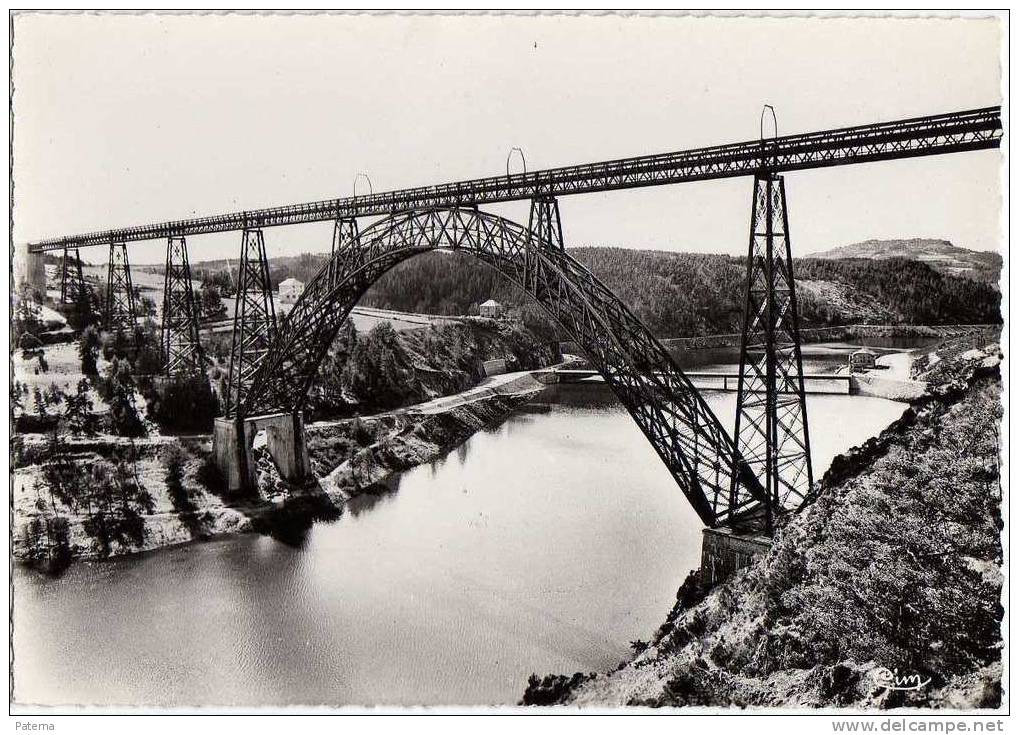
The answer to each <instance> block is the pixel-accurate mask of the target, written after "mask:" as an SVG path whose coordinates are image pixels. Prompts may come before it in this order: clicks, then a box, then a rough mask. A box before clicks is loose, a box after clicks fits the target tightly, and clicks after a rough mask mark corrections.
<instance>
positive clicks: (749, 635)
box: [523, 345, 1004, 708]
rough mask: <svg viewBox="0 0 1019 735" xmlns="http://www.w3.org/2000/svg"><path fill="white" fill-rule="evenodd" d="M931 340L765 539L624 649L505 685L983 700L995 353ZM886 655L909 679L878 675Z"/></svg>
mask: <svg viewBox="0 0 1019 735" xmlns="http://www.w3.org/2000/svg"><path fill="white" fill-rule="evenodd" d="M948 354H950V357H946V358H945V359H943V360H941V361H939V362H938V366H937V369H938V371H939V372H938V373H936V374H935V373H934V372H933V369H932V370H931V371H930V372H927V373H925V374H922V375H919V376H918V377H920V378H922V379H925V380H927V381H928V383H929V384H933V385H934V388H933V391H932V395H930V396H929V397H927V398H925V399H922V400H920V401H918V402H916V403H914V405H913V406H912V407H911V408H910V409H909V410H907V412H906V413H905V415H904V416H903V418H902V419H900V420H899V421H898V422H896V423H895V424H893V425H892V426H891V427H889V428H888V429H887V430H886V431H884V432H882V434H881V435H880V436H879V437H877V438H875V439H873V440H871V441H869V442H867V444H865V445H864V446H862V447H860V448H858V449H856V450H853V451H851V452H850V453H848V454H846V455H843V456H842V457H841V458H838V459H837V460H836V462H835V463H834V464H833V466H832V468H831V470H829V472H828V473H827V474H826V475H825V477H824V478H823V480H822V482H821V484H820V491H819V493H818V495H817V497H816V500H815V501H814V502H813V503H812V504H810V505H809V506H808V507H806V508H805V509H804V510H803V511H802V512H800V513H799V514H797V515H796V516H794V517H792V518H790V519H789V520H788V522H787V523H786V524H785V526H784V527H783V528H781V529H780V530H779V531H778V532H777V534H776V538H775V542H774V544H773V547H772V549H771V550H770V552H769V553H768V554H766V555H765V556H763V557H761V558H760V559H759V560H757V562H756V563H754V564H753V565H752V566H751V567H749V568H747V569H745V570H743V571H741V572H739V573H738V574H736V575H734V576H733V577H732V578H730V579H729V580H727V581H726V582H725V583H723V584H721V585H719V586H718V587H716V588H715V589H713V590H711V591H710V592H709V593H707V594H705V592H704V591H703V590H701V589H700V588H699V585H698V581H697V576H696V574H692V575H691V578H690V579H688V580H687V583H685V584H684V586H683V588H682V589H680V591H679V593H678V595H677V598H678V600H677V603H676V606H675V607H674V609H673V610H672V611H671V612H670V613H669V615H668V616H667V618H666V621H665V622H664V624H663V625H662V626H661V627H660V628H659V629H658V631H657V632H655V633H654V634H653V635H652V636H651V641H650V643H648V644H643V643H639V642H638V643H637V644H636V645H635V650H637V651H638V653H636V655H635V656H634V657H633V658H632V659H631V660H630V661H627V662H625V663H623V664H622V665H621V666H620V667H619V668H618V669H617V670H615V671H612V672H609V673H607V674H598V675H592V674H576V675H573V676H572V677H566V676H547V677H544V678H539V677H532V679H531V681H530V684H529V686H528V688H527V691H526V692H525V694H524V697H523V703H525V704H570V705H588V706H595V705H597V706H616V705H647V706H653V707H661V706H677V707H678V706H720V707H776V706H782V707H860V708H889V707H899V706H913V707H950V708H974V707H996V706H998V705H999V704H1000V702H1001V650H1002V638H1001V631H1000V624H1001V620H1002V616H1003V612H1004V611H1003V608H1002V606H1001V602H1000V598H1001V589H1002V574H1001V569H1000V565H1001V563H1002V547H1001V543H1000V536H999V534H1000V531H1001V528H1002V519H1001V513H1000V503H1001V487H1000V484H999V483H1000V476H999V466H998V463H999V451H1000V447H999V443H998V430H999V425H1000V419H1001V383H1000V376H999V374H998V367H997V364H998V359H999V358H998V351H997V346H996V345H995V346H991V347H988V346H986V345H984V346H982V347H973V346H967V348H966V349H965V350H964V351H962V352H955V353H954V354H951V352H949V353H948ZM949 366H951V367H949ZM887 672H893V674H892V675H897V676H899V677H913V676H916V677H919V678H917V679H915V680H914V679H910V680H909V681H910V682H911V683H912V682H914V681H915V682H917V683H921V682H925V683H924V684H923V685H922V686H920V687H919V688H917V689H915V690H911V691H902V690H893V689H890V688H888V687H886V686H885V684H886V683H887V680H886V679H883V678H882V677H887V676H888V673H887Z"/></svg>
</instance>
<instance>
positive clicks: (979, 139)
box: [29, 107, 1002, 253]
mask: <svg viewBox="0 0 1019 735" xmlns="http://www.w3.org/2000/svg"><path fill="white" fill-rule="evenodd" d="M1001 137H1002V127H1001V108H1000V107H984V108H980V109H976V110H966V111H962V112H950V113H946V114H941V115H929V116H926V117H917V118H910V119H907V120H896V121H892V122H882V123H874V124H869V125H857V126H853V127H846V128H838V129H834V130H824V131H820V132H814V133H800V134H796V135H786V136H782V137H779V138H773V139H770V140H766V141H761V140H752V141H745V142H743V143H731V144H727V145H720V146H711V147H707V148H695V149H692V150H686V151H677V152H673V153H661V154H656V155H650V156H636V157H632V158H622V159H618V160H614V161H603V162H600V163H590V164H583V165H578V166H563V167H561V168H553V169H545V170H543V171H534V172H531V173H526V172H525V173H521V174H512V175H508V176H491V177H487V178H481V179H471V180H467V181H458V182H453V183H449V184H439V185H436V186H425V187H417V188H412V189H398V190H395V191H388V192H380V193H378V194H369V195H367V196H355V197H343V198H338V199H326V200H322V201H317V202H307V203H304V204H294V205H287V206H281V207H269V208H265V209H257V210H252V211H246V212H234V213H231V214H221V215H215V216H211V217H200V218H194V219H185V220H177V221H171V222H159V223H155V224H148V225H141V226H137V227H125V228H119V229H111V230H103V231H100V232H91V233H87V234H81V235H73V236H70V237H59V238H54V239H51V240H45V241H42V242H38V243H34V244H32V245H30V246H29V251H30V252H35V253H38V252H44V251H47V250H60V249H62V248H77V247H87V246H89V245H103V244H106V245H108V244H109V243H111V242H134V241H138V240H155V239H165V238H168V237H171V236H174V237H183V236H188V235H200V234H207V233H211V232H228V231H233V230H242V229H246V228H257V227H275V226H278V225H290V224H300V223H304V222H323V221H328V220H334V219H339V218H341V217H361V216H371V215H390V214H393V213H395V212H406V211H412V210H420V209H428V208H435V207H454V206H474V205H478V204H492V203H496V202H508V201H516V200H521V199H534V198H536V197H542V196H562V195H567V194H583V193H591V192H598V191H610V190H615V189H632V188H637V187H643V186H660V185H663V184H676V183H680V182H684V181H704V180H708V179H721V178H732V177H736V176H747V175H752V174H754V173H756V172H758V171H761V170H763V169H768V170H770V171H774V172H782V171H797V170H802V169H811V168H823V167H828V166H842V165H846V164H856V163H867V162H871V161H885V160H891V159H896V158H913V157H917V156H930V155H939V154H945V153H955V152H961V151H972V150H981V149H987V148H996V147H998V145H999V142H1000V139H1001Z"/></svg>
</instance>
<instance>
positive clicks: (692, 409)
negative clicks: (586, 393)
mask: <svg viewBox="0 0 1019 735" xmlns="http://www.w3.org/2000/svg"><path fill="white" fill-rule="evenodd" d="M550 211H552V212H556V211H557V210H556V209H555V207H554V206H552V208H551V210H550ZM552 226H553V228H554V230H555V231H557V232H558V231H559V223H558V221H556V222H555V223H552ZM438 248H443V249H449V250H455V251H460V252H465V253H469V254H471V255H473V256H475V257H477V258H479V259H481V260H482V261H484V262H485V263H487V264H488V265H490V266H492V267H493V268H495V269H496V270H498V271H499V272H500V273H502V274H503V275H504V276H505V277H507V278H508V279H510V280H511V281H512V282H514V283H515V284H517V285H518V286H520V287H521V288H524V289H525V290H526V291H527V293H528V294H529V295H530V296H531V297H532V298H534V300H535V301H536V302H537V303H538V304H539V305H540V306H541V307H542V308H543V309H544V310H545V311H546V312H547V313H548V314H549V316H551V317H552V318H553V319H555V320H556V321H557V322H558V324H559V325H560V326H561V327H562V329H563V330H564V331H565V332H566V333H568V334H569V336H570V337H571V339H573V340H574V341H575V342H576V343H577V344H578V345H580V346H581V348H582V349H583V350H584V351H585V353H586V354H587V356H588V358H589V359H590V361H591V364H592V365H593V366H594V367H595V368H596V369H597V370H598V371H599V372H600V373H601V374H602V375H603V376H604V378H605V380H606V382H607V383H608V384H609V385H610V386H611V387H612V389H613V391H614V392H615V393H616V395H617V396H618V397H619V399H620V401H621V402H622V403H623V405H624V406H626V408H627V410H628V411H629V412H630V415H631V416H632V417H633V419H634V420H635V421H636V423H637V425H638V426H639V427H640V428H641V430H642V431H643V432H644V434H645V436H647V438H648V440H649V441H650V442H651V444H652V446H653V447H654V448H655V451H656V452H657V453H658V455H659V456H660V457H661V458H662V460H663V461H664V462H665V464H666V466H667V467H668V468H669V471H670V472H671V473H672V475H673V477H674V478H675V480H676V482H677V483H678V484H679V486H680V488H681V489H682V491H683V493H684V494H685V495H686V497H687V499H688V500H689V501H690V503H691V504H692V505H693V507H694V509H695V510H696V511H697V513H698V515H699V516H700V517H701V519H702V520H703V521H704V523H706V524H708V525H712V526H713V525H716V524H718V523H722V522H725V521H727V520H730V519H732V518H733V517H735V516H737V515H739V514H741V513H744V512H745V511H747V510H748V509H750V508H751V506H753V505H754V504H755V503H756V502H758V501H760V500H763V499H764V497H765V496H764V492H763V489H762V488H761V486H760V483H759V482H758V481H757V478H756V477H755V476H754V474H753V472H751V471H749V468H747V467H746V465H745V464H744V463H743V462H741V461H739V460H738V457H737V455H736V449H735V446H734V444H733V442H732V440H731V439H730V437H729V436H728V435H727V434H726V432H725V430H724V429H723V428H722V426H721V425H720V424H719V422H718V419H717V418H716V417H715V415H714V414H713V413H712V412H711V409H710V408H708V406H707V404H706V403H705V402H704V400H703V399H702V398H701V397H700V395H699V394H698V392H697V390H696V389H695V388H694V387H693V385H691V383H690V382H689V380H688V379H687V378H686V376H684V375H683V372H682V371H681V370H680V369H679V368H678V367H677V366H676V364H675V362H673V360H672V358H671V357H670V356H669V353H668V352H667V351H666V350H665V348H664V347H663V346H662V345H661V344H660V343H659V342H658V340H656V339H655V338H654V336H653V335H652V334H651V333H650V332H648V330H647V329H646V328H645V327H644V326H643V325H642V324H641V323H640V321H639V320H638V319H637V318H636V317H635V316H634V315H633V314H632V313H631V312H630V310H629V309H627V308H626V306H625V305H623V303H622V302H620V301H619V299H618V298H616V296H615V295H613V294H612V292H611V291H609V289H608V288H606V287H605V286H604V285H603V284H602V283H601V282H600V281H598V279H597V278H595V277H594V276H593V275H592V274H591V273H590V272H589V271H588V270H587V269H586V268H584V267H583V266H582V265H580V264H579V263H578V262H577V261H575V260H574V259H573V258H571V257H570V256H568V255H567V254H566V253H565V251H564V250H563V249H562V247H561V244H560V243H559V242H552V243H550V242H548V241H546V240H543V239H540V238H539V237H538V236H537V233H534V232H532V231H531V230H529V229H527V228H524V227H521V226H519V225H517V224H514V223H512V222H509V221H508V220H505V219H503V218H500V217H496V216H494V215H491V214H487V213H483V212H479V211H477V210H475V209H473V208H459V207H454V208H442V209H431V210H426V211H424V212H413V213H406V214H401V215H395V216H393V217H390V218H387V219H384V220H382V221H380V222H378V223H376V224H375V225H373V226H372V227H370V228H368V229H367V230H365V231H363V232H362V233H361V236H360V247H357V248H346V249H341V250H338V251H337V252H336V254H335V255H334V257H333V258H332V260H331V261H330V263H328V264H327V265H325V266H324V267H323V268H322V270H321V271H320V272H319V273H318V275H317V276H316V277H315V278H314V279H313V280H312V281H311V283H309V284H308V286H307V287H306V288H305V290H304V293H303V294H302V295H301V297H300V299H299V300H298V301H297V303H296V304H295V305H294V308H293V310H292V311H291V312H290V313H289V314H287V316H286V317H285V318H284V319H283V320H282V322H281V324H280V329H279V336H278V338H277V339H276V340H275V341H274V342H273V343H272V345H271V347H270V348H269V350H268V353H267V354H266V356H265V359H264V360H263V361H262V362H261V365H260V366H259V367H258V369H257V371H256V373H255V375H254V377H253V380H252V383H251V389H250V391H248V392H247V394H246V395H245V396H244V397H243V403H242V406H241V412H242V414H244V415H255V414H266V413H274V412H278V411H288V412H292V411H297V410H299V409H300V408H301V406H302V405H303V403H304V399H305V396H306V395H307V393H308V390H309V389H310V387H311V384H312V381H313V380H314V379H315V375H316V373H317V371H318V366H319V363H320V362H321V360H322V358H323V357H324V356H325V354H326V351H327V350H328V348H329V345H330V344H331V343H332V341H333V339H334V338H335V336H336V333H337V331H338V330H339V328H340V325H341V324H342V322H343V320H344V319H346V318H347V315H348V314H349V313H350V310H351V309H352V308H353V307H354V305H355V304H356V303H357V302H358V300H359V299H360V298H361V296H362V295H363V294H364V293H365V291H367V289H368V288H369V287H370V286H371V284H373V283H374V282H375V281H376V280H378V279H379V278H380V277H381V276H382V275H383V274H384V273H386V272H387V271H388V270H389V269H391V268H392V267H394V266H395V265H397V264H398V263H400V262H402V261H404V260H406V259H408V258H411V257H413V256H415V255H419V254H421V253H424V252H428V251H430V250H435V249H438ZM528 252H529V255H528ZM528 267H530V269H531V271H530V273H531V277H530V278H528V276H527V273H528V270H527V269H528ZM525 281H526V282H527V283H526V286H525ZM734 467H738V468H739V470H738V471H737V472H736V473H734V471H733V468H734ZM734 474H736V475H737V476H736V477H735V478H734V477H733V475H734Z"/></svg>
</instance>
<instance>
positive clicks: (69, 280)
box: [60, 248, 88, 304]
mask: <svg viewBox="0 0 1019 735" xmlns="http://www.w3.org/2000/svg"><path fill="white" fill-rule="evenodd" d="M73 250H74V257H73V259H72V258H71V248H66V249H65V250H64V255H63V257H62V258H61V259H60V303H62V304H74V303H77V302H78V301H80V300H81V299H82V298H83V297H87V296H88V292H87V291H86V290H85V289H86V287H85V276H84V275H83V274H82V272H81V251H79V250H78V248H73Z"/></svg>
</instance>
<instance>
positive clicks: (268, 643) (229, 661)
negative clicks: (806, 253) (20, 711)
mask: <svg viewBox="0 0 1019 735" xmlns="http://www.w3.org/2000/svg"><path fill="white" fill-rule="evenodd" d="M810 348H811V357H810V358H809V359H810V360H814V359H815V357H814V356H813V355H814V353H817V352H819V353H820V354H827V352H826V351H831V350H834V351H835V352H836V353H839V354H840V357H839V358H838V359H839V360H840V361H842V360H844V354H842V353H844V352H845V351H846V349H848V348H849V346H844V348H843V347H840V348H838V349H835V348H832V347H831V346H817V345H814V346H810ZM814 348H818V349H817V350H815V349H814ZM730 357H731V356H730ZM817 359H818V360H819V361H820V362H822V363H824V362H827V363H828V364H829V367H830V364H831V362H832V361H831V360H828V359H827V358H824V357H821V358H817ZM717 363H721V364H722V365H725V364H728V363H729V359H722V360H719V361H716V363H711V364H717ZM730 367H731V365H730ZM706 398H707V401H708V403H709V404H710V405H711V407H712V409H714V410H715V411H716V413H717V414H718V415H719V416H722V417H725V421H726V423H727V424H728V425H730V426H731V423H732V416H733V415H734V412H735V395H734V394H732V393H707V394H706ZM807 400H808V412H809V418H810V425H811V440H812V442H813V462H814V468H815V473H816V477H820V476H821V475H822V474H823V472H824V471H825V469H826V468H827V467H828V466H829V464H830V462H831V460H832V458H833V457H834V456H835V455H836V454H838V453H840V452H842V451H844V450H846V449H848V448H849V447H851V446H853V445H855V444H859V443H861V442H862V441H864V440H865V439H867V438H869V437H870V436H873V435H875V434H877V433H878V432H879V431H880V430H881V429H882V428H884V427H885V426H887V425H888V424H889V423H890V422H891V421H893V420H894V419H896V418H897V417H898V416H900V415H901V413H902V411H903V409H904V405H903V404H900V403H894V402H892V401H887V400H883V399H878V398H864V397H858V396H823V395H816V396H809V397H808V399H807ZM700 530H701V525H700V523H699V521H698V519H697V517H696V515H695V514H694V512H693V511H692V510H691V509H690V507H689V506H688V505H687V503H686V501H685V500H684V499H683V496H682V494H681V493H680V492H679V490H678V489H677V488H676V486H675V483H674V482H673V480H672V478H671V476H670V475H669V473H668V471H667V470H666V469H665V467H664V466H663V465H662V463H661V461H660V460H659V459H658V457H657V455H655V453H654V451H653V450H652V449H651V447H650V445H649V444H648V443H647V441H646V439H645V438H644V437H643V435H642V434H641V433H640V431H639V430H638V429H637V427H636V425H635V424H634V423H633V422H632V421H631V420H630V418H629V416H628V415H627V414H626V412H625V411H624V409H623V408H622V407H621V406H620V405H619V404H618V403H617V402H616V401H615V400H614V398H613V397H612V395H611V393H609V391H608V389H607V388H605V387H604V386H598V385H572V386H557V387H551V388H549V389H547V390H545V391H543V392H542V393H541V394H539V395H537V396H536V397H535V398H534V399H533V400H531V401H530V402H529V403H528V404H527V405H525V406H524V407H523V408H521V409H520V410H518V411H517V412H515V413H514V414H513V415H511V416H510V417H509V418H508V420H506V421H505V422H504V423H503V424H501V425H500V426H498V427H495V428H492V429H489V430H485V431H481V432H479V433H477V434H475V435H474V436H473V437H471V438H470V439H469V440H468V441H467V442H465V443H464V444H463V445H461V446H460V447H459V448H457V449H455V450H453V451H452V452H451V453H450V454H448V455H447V456H445V457H444V458H442V459H440V460H438V461H435V462H433V463H431V464H428V465H423V466H420V467H417V468H414V469H412V470H409V471H408V472H405V473H403V475H402V476H401V477H399V478H398V479H397V481H396V482H394V487H393V488H392V491H391V492H389V493H387V494H385V495H382V496H375V497H370V498H361V499H358V500H356V501H355V502H353V503H351V504H350V505H349V507H348V508H347V509H346V510H345V512H344V514H343V515H342V517H341V518H340V519H339V520H337V521H334V522H331V523H319V524H316V525H315V526H313V527H312V529H311V531H310V532H309V534H308V536H307V539H306V542H305V543H304V544H303V546H301V547H300V548H294V547H291V546H286V545H283V544H281V543H278V542H276V541H274V540H272V539H270V538H268V537H261V536H253V535H245V536H237V537H231V538H225V539H221V540H216V541H212V542H208V543H202V544H193V545H188V546H183V547H177V548H172V549H164V550H161V551H157V552H153V553H150V554H146V555H142V556H138V557H134V558H127V559H120V560H114V561H108V562H95V563H89V562H82V563H77V564H75V565H73V566H72V567H71V568H70V569H69V570H68V571H67V572H66V573H65V574H64V575H63V576H62V577H60V578H59V579H46V578H43V577H41V576H40V575H38V574H35V573H33V572H29V571H26V570H25V569H24V568H20V567H19V568H16V569H15V572H14V583H15V601H14V619H15V625H14V654H15V671H16V677H15V700H16V701H18V702H21V703H46V704H60V703H86V704H104V705H113V704H147V705H150V706H153V705H164V706H187V705H206V704H221V705H246V706H257V705H277V706H278V705H292V704H301V705H317V704H326V705H332V706H337V705H344V704H364V705H369V704H401V705H409V704H499V703H504V704H513V703H515V702H516V701H517V700H518V699H519V697H520V695H521V694H522V692H523V689H524V686H525V685H526V681H527V677H528V675H529V674H530V673H532V672H537V673H542V674H544V673H553V672H555V673H572V672H574V671H584V672H588V671H601V670H606V669H609V668H612V667H613V666H614V665H615V664H616V663H618V662H619V661H620V660H621V659H623V658H624V657H625V656H626V655H627V653H628V650H629V642H630V641H633V640H636V639H638V638H643V639H647V638H648V637H649V636H650V635H651V634H652V633H653V631H654V630H655V629H656V628H657V626H658V625H659V624H660V623H661V622H662V621H664V619H665V615H666V613H667V612H668V610H669V609H670V608H671V607H672V604H673V602H674V600H675V594H676V590H677V588H678V587H679V585H680V584H681V583H682V581H683V579H684V578H685V576H686V574H687V572H688V571H689V570H691V569H693V568H694V567H696V566H698V564H699V556H700V541H701V534H700Z"/></svg>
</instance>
